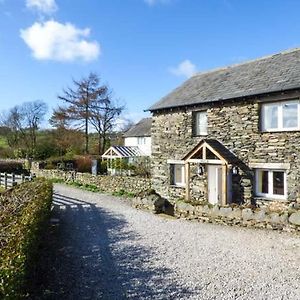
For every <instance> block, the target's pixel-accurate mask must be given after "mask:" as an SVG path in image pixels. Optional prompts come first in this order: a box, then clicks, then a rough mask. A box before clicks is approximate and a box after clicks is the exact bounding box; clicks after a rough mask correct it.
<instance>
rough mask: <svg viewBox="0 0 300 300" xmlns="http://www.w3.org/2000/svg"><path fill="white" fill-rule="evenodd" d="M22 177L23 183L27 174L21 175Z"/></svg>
mask: <svg viewBox="0 0 300 300" xmlns="http://www.w3.org/2000/svg"><path fill="white" fill-rule="evenodd" d="M21 178H22V179H21V180H22V183H24V182H25V175H24V174H22V175H21Z"/></svg>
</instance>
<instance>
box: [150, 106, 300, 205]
mask: <svg viewBox="0 0 300 300" xmlns="http://www.w3.org/2000/svg"><path fill="white" fill-rule="evenodd" d="M207 108H208V110H207V113H208V135H207V136H202V137H193V136H192V125H193V120H192V112H193V111H199V110H203V109H206V108H204V107H194V108H190V109H177V110H175V109H174V110H173V111H170V110H168V111H164V112H155V113H154V114H153V125H152V177H153V179H152V183H153V188H154V189H155V190H156V191H157V192H158V193H160V194H161V195H162V196H164V197H166V198H167V199H169V200H175V199H176V198H177V199H178V198H182V195H183V194H184V188H180V187H176V188H175V189H176V191H177V193H174V188H173V187H170V178H169V176H170V175H169V174H170V171H169V165H168V163H167V160H168V159H174V160H181V159H182V158H183V157H184V156H185V155H186V154H187V153H188V152H189V151H191V150H192V149H193V148H194V147H195V146H196V145H197V144H198V143H199V142H200V141H201V140H202V139H203V138H210V139H217V140H218V141H220V142H221V143H222V144H223V145H224V146H225V147H227V148H228V149H229V150H231V151H232V152H233V153H234V154H235V155H236V156H237V157H238V158H239V159H240V160H241V161H242V162H243V163H244V164H245V165H246V166H249V163H290V169H289V170H287V189H288V200H289V201H295V200H297V199H299V198H300V185H299V183H300V168H299V166H300V147H299V145H300V132H299V131H290V132H273V133H269V132H261V130H260V104H259V103H258V102H257V101H256V100H252V101H250V100H247V102H236V103H222V104H221V103H220V104H215V105H212V106H211V107H207ZM253 178H254V172H253V171H252V170H250V171H249V172H248V173H247V172H243V171H242V172H241V174H240V176H239V177H238V178H233V181H234V187H236V188H237V187H238V186H239V189H240V197H242V199H241V200H244V201H245V202H250V200H251V199H252V198H253V194H254V191H253V189H254V188H253V184H254V179H253ZM171 191H172V192H171ZM201 193H202V195H206V194H205V193H206V191H205V188H203V187H202V191H201ZM238 194H239V193H238V192H237V191H235V193H234V195H236V197H239V195H238ZM233 200H234V199H233Z"/></svg>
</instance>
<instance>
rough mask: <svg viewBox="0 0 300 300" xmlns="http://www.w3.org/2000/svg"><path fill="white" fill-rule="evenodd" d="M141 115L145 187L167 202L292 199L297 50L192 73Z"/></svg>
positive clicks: (299, 95)
mask: <svg viewBox="0 0 300 300" xmlns="http://www.w3.org/2000/svg"><path fill="white" fill-rule="evenodd" d="M149 110H150V112H151V113H152V115H153V118H152V120H153V121H152V172H153V174H152V175H153V179H152V180H153V182H152V184H153V188H154V189H155V190H156V191H157V192H158V193H160V194H161V195H162V196H164V197H166V198H167V199H169V200H174V199H179V198H185V199H186V200H193V201H194V202H196V203H197V202H198V201H207V200H208V201H209V202H210V203H212V204H221V205H225V204H228V203H232V202H236V203H245V202H246V203H250V202H251V203H256V202H259V201H263V202H265V201H269V200H276V201H283V202H285V203H288V202H290V201H294V200H296V199H299V198H300V185H299V183H300V49H293V50H289V51H286V52H281V53H278V54H275V55H272V56H268V57H263V58H260V59H256V60H253V61H249V62H245V63H242V64H238V65H233V66H229V67H224V68H220V69H216V70H212V71H208V72H204V73H200V74H196V75H195V76H193V77H191V78H190V79H188V80H187V81H186V82H184V83H183V84H182V85H181V86H179V87H178V88H177V89H175V90H174V91H172V92H171V93H170V94H168V95H167V96H165V97H164V98H162V99H161V100H160V101H159V102H157V103H155V104H154V105H153V106H151V107H150V108H149Z"/></svg>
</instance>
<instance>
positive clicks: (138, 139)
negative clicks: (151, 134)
mask: <svg viewBox="0 0 300 300" xmlns="http://www.w3.org/2000/svg"><path fill="white" fill-rule="evenodd" d="M137 143H138V145H145V144H146V138H145V137H138V138H137Z"/></svg>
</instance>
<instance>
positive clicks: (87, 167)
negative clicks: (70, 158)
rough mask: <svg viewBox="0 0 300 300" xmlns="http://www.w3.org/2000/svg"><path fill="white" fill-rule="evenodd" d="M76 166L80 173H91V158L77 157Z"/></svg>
mask: <svg viewBox="0 0 300 300" xmlns="http://www.w3.org/2000/svg"><path fill="white" fill-rule="evenodd" d="M75 164H76V168H77V171H78V172H81V173H91V171H92V160H91V158H90V157H89V156H76V157H75Z"/></svg>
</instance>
